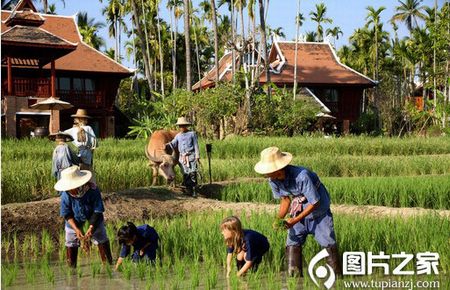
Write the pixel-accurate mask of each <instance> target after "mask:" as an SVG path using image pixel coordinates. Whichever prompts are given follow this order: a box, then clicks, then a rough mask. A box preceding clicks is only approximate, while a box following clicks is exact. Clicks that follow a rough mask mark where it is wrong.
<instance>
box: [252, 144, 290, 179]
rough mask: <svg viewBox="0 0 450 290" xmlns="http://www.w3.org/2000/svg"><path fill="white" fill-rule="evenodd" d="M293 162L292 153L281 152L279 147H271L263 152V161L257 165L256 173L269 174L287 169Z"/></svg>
mask: <svg viewBox="0 0 450 290" xmlns="http://www.w3.org/2000/svg"><path fill="white" fill-rule="evenodd" d="M291 161H292V154H291V153H288V152H281V151H280V149H279V148H278V147H269V148H266V149H264V150H263V151H261V160H260V161H259V162H258V163H256V165H255V171H256V172H257V173H259V174H269V173H272V172H275V171H278V170H280V169H282V168H284V167H286V166H287V165H288V164H289V163H290V162H291Z"/></svg>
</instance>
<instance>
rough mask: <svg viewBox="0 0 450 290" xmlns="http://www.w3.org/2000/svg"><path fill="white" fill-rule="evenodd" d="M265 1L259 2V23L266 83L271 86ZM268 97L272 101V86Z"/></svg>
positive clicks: (268, 88) (268, 91) (260, 0)
mask: <svg viewBox="0 0 450 290" xmlns="http://www.w3.org/2000/svg"><path fill="white" fill-rule="evenodd" d="M263 1H264V0H258V4H259V21H260V25H261V27H260V28H261V47H262V48H261V49H262V51H263V55H264V60H265V61H264V69H265V72H266V81H267V83H268V84H270V71H269V54H268V53H267V40H266V21H265V17H264V3H263ZM267 97H268V98H269V99H270V85H269V86H268V87H267Z"/></svg>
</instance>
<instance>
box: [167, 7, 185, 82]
mask: <svg viewBox="0 0 450 290" xmlns="http://www.w3.org/2000/svg"><path fill="white" fill-rule="evenodd" d="M182 3H183V2H182V0H169V1H168V2H167V8H169V10H170V26H171V28H172V29H171V35H172V37H171V38H172V89H173V90H175V89H176V87H177V72H176V68H177V36H178V19H179V18H180V17H181V15H183V10H182V9H180V7H181V4H182ZM173 18H175V19H174V20H173ZM173 22H175V24H174V23H173ZM174 27H175V30H174V29H173V28H174Z"/></svg>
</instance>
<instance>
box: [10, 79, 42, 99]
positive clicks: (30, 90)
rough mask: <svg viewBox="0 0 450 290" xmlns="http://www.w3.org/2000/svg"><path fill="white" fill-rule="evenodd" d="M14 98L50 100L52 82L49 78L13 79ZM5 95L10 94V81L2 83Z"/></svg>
mask: <svg viewBox="0 0 450 290" xmlns="http://www.w3.org/2000/svg"><path fill="white" fill-rule="evenodd" d="M12 82H13V91H12V95H13V96H18V97H30V96H31V97H41V98H48V97H50V95H51V93H50V92H51V90H50V80H49V79H47V78H16V77H15V78H13V80H12ZM2 91H3V92H4V94H7V92H8V81H7V80H4V81H3V83H2Z"/></svg>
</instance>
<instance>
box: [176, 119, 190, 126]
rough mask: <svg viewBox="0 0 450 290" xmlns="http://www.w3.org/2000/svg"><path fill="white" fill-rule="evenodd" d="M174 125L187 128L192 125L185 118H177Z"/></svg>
mask: <svg viewBox="0 0 450 290" xmlns="http://www.w3.org/2000/svg"><path fill="white" fill-rule="evenodd" d="M176 125H178V126H189V125H192V124H191V122H189V121H188V120H187V119H186V118H185V117H180V118H178V120H177V124H176Z"/></svg>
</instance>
